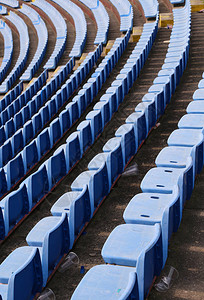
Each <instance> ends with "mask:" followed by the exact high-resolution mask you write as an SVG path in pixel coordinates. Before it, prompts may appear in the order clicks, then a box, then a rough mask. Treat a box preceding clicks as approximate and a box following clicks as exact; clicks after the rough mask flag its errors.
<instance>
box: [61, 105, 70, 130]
mask: <svg viewBox="0 0 204 300" xmlns="http://www.w3.org/2000/svg"><path fill="white" fill-rule="evenodd" d="M59 121H60V127H61V132H62V135H63V134H64V133H65V132H67V130H68V129H69V128H70V115H69V111H67V110H66V109H64V110H63V111H62V112H61V113H60V114H59Z"/></svg>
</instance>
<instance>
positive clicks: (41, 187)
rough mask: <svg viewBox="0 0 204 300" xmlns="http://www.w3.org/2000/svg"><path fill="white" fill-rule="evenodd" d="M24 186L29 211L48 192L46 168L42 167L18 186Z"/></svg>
mask: <svg viewBox="0 0 204 300" xmlns="http://www.w3.org/2000/svg"><path fill="white" fill-rule="evenodd" d="M23 184H26V187H27V191H28V200H29V211H30V210H31V209H32V207H33V206H34V205H35V204H36V203H37V202H38V201H40V200H41V199H42V198H43V197H44V196H45V195H46V194H47V193H48V191H49V182H48V175H47V170H46V166H45V165H42V166H41V167H40V168H39V169H38V170H37V171H36V172H35V173H33V174H31V175H30V176H29V177H28V178H27V179H25V180H24V181H23V182H22V183H21V185H20V186H22V185H23Z"/></svg>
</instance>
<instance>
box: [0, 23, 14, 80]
mask: <svg viewBox="0 0 204 300" xmlns="http://www.w3.org/2000/svg"><path fill="white" fill-rule="evenodd" d="M0 32H1V34H2V36H3V39H4V56H3V58H2V63H1V66H0V82H2V81H3V79H4V78H5V76H6V73H7V71H8V69H9V67H10V65H11V59H12V56H13V37H12V31H11V29H10V28H9V26H8V25H7V24H6V23H5V22H4V21H2V20H1V21H0Z"/></svg>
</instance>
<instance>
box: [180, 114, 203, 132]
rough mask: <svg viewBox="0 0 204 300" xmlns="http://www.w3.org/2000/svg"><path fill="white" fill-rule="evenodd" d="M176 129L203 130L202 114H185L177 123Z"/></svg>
mask: <svg viewBox="0 0 204 300" xmlns="http://www.w3.org/2000/svg"><path fill="white" fill-rule="evenodd" d="M178 128H184V129H203V128H204V114H199V113H198V114H186V115H184V116H183V117H182V118H181V119H180V120H179V122H178Z"/></svg>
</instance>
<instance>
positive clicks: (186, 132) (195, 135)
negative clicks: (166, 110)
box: [167, 129, 203, 174]
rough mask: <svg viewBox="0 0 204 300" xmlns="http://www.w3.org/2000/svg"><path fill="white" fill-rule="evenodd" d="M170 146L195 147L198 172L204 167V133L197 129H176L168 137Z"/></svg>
mask: <svg viewBox="0 0 204 300" xmlns="http://www.w3.org/2000/svg"><path fill="white" fill-rule="evenodd" d="M167 143H168V145H169V146H181V147H190V148H194V150H193V151H194V153H195V166H196V167H195V169H196V174H197V173H200V172H201V170H202V167H203V133H202V130H197V129H176V130H174V131H173V132H172V133H171V135H170V136H169V138H168V141H167Z"/></svg>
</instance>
